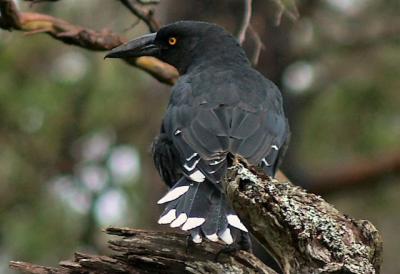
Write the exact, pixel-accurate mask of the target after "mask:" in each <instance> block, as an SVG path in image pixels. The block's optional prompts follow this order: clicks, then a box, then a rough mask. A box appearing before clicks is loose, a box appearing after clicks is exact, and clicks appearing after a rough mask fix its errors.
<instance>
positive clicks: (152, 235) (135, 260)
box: [10, 228, 277, 274]
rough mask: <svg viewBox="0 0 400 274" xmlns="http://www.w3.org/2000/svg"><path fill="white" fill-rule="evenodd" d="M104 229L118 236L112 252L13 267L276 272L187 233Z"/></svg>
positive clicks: (38, 271)
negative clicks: (199, 241)
mask: <svg viewBox="0 0 400 274" xmlns="http://www.w3.org/2000/svg"><path fill="white" fill-rule="evenodd" d="M106 233H108V234H110V235H116V236H118V238H116V239H114V240H110V241H109V247H110V248H111V249H112V250H113V251H114V252H115V253H114V254H113V255H110V256H94V255H87V254H82V253H75V258H74V260H73V261H63V262H60V266H59V267H44V266H38V265H33V264H29V263H24V262H11V263H10V266H11V267H12V268H14V269H15V270H19V271H24V272H25V273H35V274H49V273H51V274H56V273H58V274H61V273H62V274H66V273H74V274H83V273H85V274H86V273H111V274H112V273H196V274H201V273H204V274H206V273H265V274H277V273H276V272H275V271H273V270H272V269H270V268H269V267H267V266H266V265H264V264H263V263H262V262H261V261H260V260H258V259H257V258H256V257H255V256H254V255H252V254H250V253H247V252H245V251H240V252H237V253H236V254H234V255H232V256H230V255H227V254H226V253H221V255H220V256H218V259H217V257H216V254H217V253H218V252H219V251H220V250H221V249H222V248H224V246H223V245H222V244H219V243H213V242H208V241H207V242H203V243H202V244H200V245H190V246H188V245H187V243H188V241H187V235H185V234H180V233H170V232H152V231H144V230H138V229H129V228H108V229H107V230H106Z"/></svg>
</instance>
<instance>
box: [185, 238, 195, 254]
mask: <svg viewBox="0 0 400 274" xmlns="http://www.w3.org/2000/svg"><path fill="white" fill-rule="evenodd" d="M194 245H195V243H194V242H193V240H192V236H191V235H190V234H188V235H187V236H186V248H185V251H186V254H189V249H190V248H191V247H193V246H194Z"/></svg>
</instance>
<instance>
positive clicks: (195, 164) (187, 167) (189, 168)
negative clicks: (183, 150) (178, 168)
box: [183, 158, 201, 172]
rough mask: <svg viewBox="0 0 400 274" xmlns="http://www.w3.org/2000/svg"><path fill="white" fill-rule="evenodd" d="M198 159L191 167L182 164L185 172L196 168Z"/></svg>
mask: <svg viewBox="0 0 400 274" xmlns="http://www.w3.org/2000/svg"><path fill="white" fill-rule="evenodd" d="M200 160H201V159H200V158H199V159H197V160H196V161H195V162H194V163H193V165H191V166H188V164H187V163H186V164H184V165H183V167H184V168H185V169H186V170H187V171H189V172H190V171H192V170H193V169H194V168H195V167H196V166H197V164H198V163H199V162H200Z"/></svg>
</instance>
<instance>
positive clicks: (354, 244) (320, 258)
mask: <svg viewBox="0 0 400 274" xmlns="http://www.w3.org/2000/svg"><path fill="white" fill-rule="evenodd" d="M224 183H225V188H226V193H227V196H228V198H229V200H230V201H231V202H232V206H233V209H234V210H235V211H236V213H237V214H238V215H239V216H240V218H241V219H242V220H243V221H244V223H245V224H246V225H247V227H248V228H249V230H250V232H251V233H253V235H254V236H255V237H256V238H257V239H258V240H259V241H260V243H261V244H262V245H263V246H264V247H266V248H267V249H268V251H269V252H270V253H271V254H272V255H273V257H274V258H275V259H276V260H277V261H278V262H279V264H280V266H281V268H282V269H283V271H284V273H293V274H300V273H349V274H350V273H357V274H366V273H379V270H380V264H381V252H382V240H381V237H380V235H379V232H378V231H377V230H376V229H375V227H374V226H373V225H372V224H371V223H370V222H368V221H365V220H360V221H357V220H354V219H351V218H350V217H348V216H346V215H344V214H342V213H340V212H339V211H338V210H336V209H335V208H334V207H333V206H332V205H330V204H328V203H327V202H325V201H324V200H323V199H322V198H321V197H319V196H316V195H314V194H311V193H307V192H306V191H305V190H304V189H302V188H300V187H297V186H294V185H293V184H291V183H290V182H278V181H276V180H271V179H270V178H267V177H266V176H265V175H263V173H261V172H257V171H256V170H254V169H253V168H247V167H245V166H244V165H243V164H241V163H237V164H236V165H235V166H234V167H233V168H230V170H229V171H228V175H227V178H226V179H225V181H224ZM288 254H290V255H288Z"/></svg>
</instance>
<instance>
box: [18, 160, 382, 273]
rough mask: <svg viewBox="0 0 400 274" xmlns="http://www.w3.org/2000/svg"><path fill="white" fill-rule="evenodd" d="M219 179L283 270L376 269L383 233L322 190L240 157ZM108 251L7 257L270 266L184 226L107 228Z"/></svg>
mask: <svg viewBox="0 0 400 274" xmlns="http://www.w3.org/2000/svg"><path fill="white" fill-rule="evenodd" d="M224 187H225V189H226V192H227V196H228V197H229V200H230V201H231V202H232V206H233V208H234V209H235V210H236V212H237V213H238V215H239V216H240V217H241V219H242V220H243V222H244V223H245V224H246V225H247V227H248V229H249V230H250V231H251V232H252V233H253V235H254V236H255V237H256V238H257V239H258V240H259V242H260V243H261V244H262V245H263V246H264V247H265V248H266V249H268V251H269V252H270V253H271V254H272V255H273V257H274V258H275V259H276V261H277V262H278V263H279V264H280V266H281V268H282V270H283V272H284V273H285V274H303V273H304V274H314V273H315V274H316V273H348V274H353V273H354V274H372V273H379V269H380V264H381V252H382V240H381V238H380V235H379V233H378V231H377V230H376V229H375V227H374V226H373V225H372V224H371V223H370V222H368V221H365V220H360V221H357V220H354V219H352V218H350V217H348V216H346V215H344V214H342V213H340V212H339V211H338V210H336V209H335V208H334V207H333V206H332V205H330V204H328V203H327V202H325V201H324V200H323V199H322V198H321V197H319V196H316V195H314V194H311V193H307V192H306V191H305V190H304V189H302V188H300V187H297V186H294V185H293V184H291V183H290V182H278V181H277V180H272V179H270V178H268V177H266V176H265V175H263V174H262V173H258V172H257V171H256V170H254V169H253V168H247V167H245V165H244V164H242V163H240V162H238V163H236V164H235V165H234V166H233V167H231V168H230V169H229V171H228V174H227V176H226V178H225V180H224ZM106 232H107V233H108V234H111V235H117V236H119V237H118V238H117V239H114V240H111V241H110V242H109V243H110V248H111V249H112V250H113V251H114V252H115V254H114V255H110V256H93V255H85V254H80V253H76V255H75V260H74V261H66V262H61V263H60V267H58V268H48V267H41V266H36V265H32V264H27V263H22V262H12V263H11V267H13V268H15V269H18V270H22V271H25V272H27V273H36V274H42V273H276V272H274V271H273V270H271V269H270V268H268V267H267V266H265V265H264V264H263V263H262V262H261V261H260V260H258V259H257V258H256V257H255V256H253V255H252V254H249V253H247V252H244V251H240V252H236V253H234V254H229V255H227V254H225V253H222V254H221V255H220V256H217V254H218V253H219V251H221V250H222V249H223V248H224V246H223V245H222V244H219V243H213V242H209V241H205V242H203V243H202V244H200V245H195V244H190V243H189V242H188V238H187V236H186V235H184V234H179V233H170V232H150V231H143V230H136V229H129V228H109V229H107V230H106Z"/></svg>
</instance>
